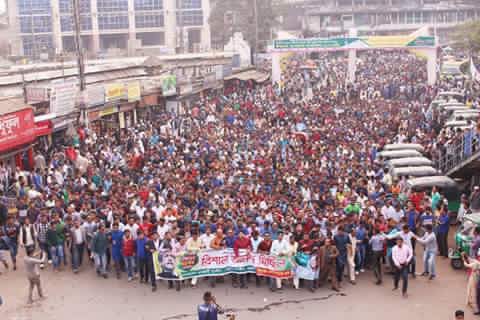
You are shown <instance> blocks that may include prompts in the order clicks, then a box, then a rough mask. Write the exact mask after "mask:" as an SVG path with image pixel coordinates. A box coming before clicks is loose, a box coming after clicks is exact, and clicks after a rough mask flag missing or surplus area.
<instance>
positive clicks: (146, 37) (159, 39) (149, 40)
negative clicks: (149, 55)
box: [136, 32, 165, 46]
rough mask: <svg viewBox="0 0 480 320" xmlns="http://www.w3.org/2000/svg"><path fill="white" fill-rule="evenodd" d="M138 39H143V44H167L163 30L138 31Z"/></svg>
mask: <svg viewBox="0 0 480 320" xmlns="http://www.w3.org/2000/svg"><path fill="white" fill-rule="evenodd" d="M136 38H137V40H141V41H142V46H163V45H165V34H164V33H163V32H144V33H137V36H136Z"/></svg>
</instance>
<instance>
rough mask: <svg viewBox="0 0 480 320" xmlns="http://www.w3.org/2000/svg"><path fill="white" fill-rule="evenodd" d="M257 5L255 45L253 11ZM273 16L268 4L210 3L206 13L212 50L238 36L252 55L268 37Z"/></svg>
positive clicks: (244, 0) (250, 0) (248, 0)
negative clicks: (250, 50) (212, 44)
mask: <svg viewBox="0 0 480 320" xmlns="http://www.w3.org/2000/svg"><path fill="white" fill-rule="evenodd" d="M255 2H256V4H257V30H258V39H257V41H258V42H257V44H256V45H255V10H254V4H255ZM275 18H276V14H275V12H274V6H273V5H272V0H214V1H212V11H211V13H210V18H209V22H210V30H211V36H212V42H213V43H214V46H217V47H219V46H221V47H223V45H225V44H226V43H228V41H229V39H230V37H232V35H233V34H234V33H235V32H242V34H243V37H244V39H245V40H246V41H247V42H248V43H249V45H250V47H251V48H252V52H253V51H255V48H256V47H257V48H258V50H262V49H264V48H265V47H266V44H267V41H269V40H270V39H271V37H272V32H273V31H272V30H273V27H274V25H275Z"/></svg>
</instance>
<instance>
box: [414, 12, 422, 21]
mask: <svg viewBox="0 0 480 320" xmlns="http://www.w3.org/2000/svg"><path fill="white" fill-rule="evenodd" d="M414 23H417V24H420V23H422V13H421V12H414Z"/></svg>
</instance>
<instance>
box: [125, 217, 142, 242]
mask: <svg viewBox="0 0 480 320" xmlns="http://www.w3.org/2000/svg"><path fill="white" fill-rule="evenodd" d="M139 228H140V227H139V226H138V224H136V223H135V219H133V218H129V219H128V224H127V225H126V226H125V228H124V230H123V231H125V230H129V231H130V234H131V235H132V237H133V239H134V240H137V231H138V229H139Z"/></svg>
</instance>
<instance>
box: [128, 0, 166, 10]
mask: <svg viewBox="0 0 480 320" xmlns="http://www.w3.org/2000/svg"><path fill="white" fill-rule="evenodd" d="M162 9H163V0H135V10H162Z"/></svg>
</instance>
